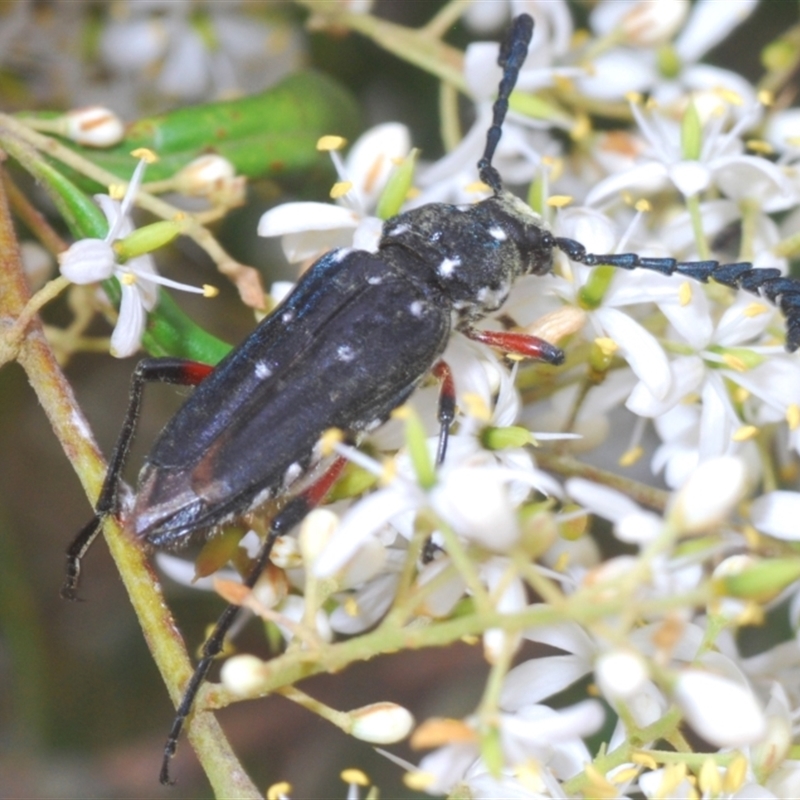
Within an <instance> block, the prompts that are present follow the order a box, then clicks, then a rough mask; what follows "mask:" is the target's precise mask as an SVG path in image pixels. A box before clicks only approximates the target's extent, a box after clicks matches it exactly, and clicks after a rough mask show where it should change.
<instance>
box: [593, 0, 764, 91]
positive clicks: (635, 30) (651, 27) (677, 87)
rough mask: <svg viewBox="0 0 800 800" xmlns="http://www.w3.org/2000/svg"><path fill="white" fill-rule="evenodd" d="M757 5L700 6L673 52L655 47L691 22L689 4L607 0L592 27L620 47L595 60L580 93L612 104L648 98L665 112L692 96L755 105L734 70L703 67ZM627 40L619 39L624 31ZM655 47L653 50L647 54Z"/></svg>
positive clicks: (748, 0) (746, 0)
mask: <svg viewBox="0 0 800 800" xmlns="http://www.w3.org/2000/svg"><path fill="white" fill-rule="evenodd" d="M757 4H758V0H741V1H740V0H737V1H736V2H731V3H719V2H717V1H716V0H699V2H696V3H694V4H693V5H692V8H691V11H690V12H689V15H688V19H687V20H686V24H685V26H684V27H683V30H682V31H681V32H680V33H679V34H678V35H677V37H676V38H675V41H674V44H673V45H672V47H671V48H670V49H668V50H665V49H664V48H663V46H662V48H661V49H659V50H657V49H656V48H655V47H652V44H653V43H656V42H658V41H660V42H662V43H666V41H667V40H669V39H670V38H671V37H672V36H673V35H674V33H675V31H676V29H677V28H678V27H679V26H680V24H681V23H682V22H683V20H684V18H686V14H687V11H688V10H689V9H688V4H687V3H684V2H682V0H659V1H658V2H651V1H650V0H602V2H600V3H598V5H597V6H596V7H595V9H594V10H593V11H592V14H591V17H590V22H591V25H592V28H593V29H594V30H595V32H596V33H597V34H598V35H599V36H600V37H602V38H601V39H600V41H601V42H602V41H611V42H615V41H617V40H618V39H619V38H621V45H620V46H617V47H612V48H610V49H607V50H605V51H604V52H601V53H600V54H599V55H598V56H596V57H595V58H594V59H592V62H591V66H592V74H591V75H590V76H588V77H585V78H582V79H580V80H579V81H578V86H579V87H580V90H581V92H583V93H585V94H587V95H589V96H591V97H596V98H599V99H605V100H612V99H616V98H621V97H624V96H626V95H627V94H628V93H630V92H649V93H650V94H651V96H652V97H653V99H654V100H655V101H656V102H657V103H658V104H659V105H663V106H672V105H680V106H682V104H683V103H684V102H685V98H686V96H687V95H688V94H689V93H690V92H698V91H707V92H717V93H719V92H720V91H721V90H722V91H728V92H733V93H735V94H737V95H738V96H739V97H741V98H742V99H743V101H744V103H746V104H752V102H753V101H754V99H755V92H754V90H753V88H752V86H751V85H750V84H749V83H748V81H746V80H745V79H744V78H743V77H742V76H741V75H738V74H737V73H735V72H733V71H732V70H726V69H722V68H720V67H715V66H711V65H708V64H700V63H698V62H699V61H700V60H701V59H702V58H703V56H704V55H705V54H706V53H707V52H708V51H709V50H711V49H712V48H713V47H715V46H716V45H717V44H719V43H720V42H721V41H723V40H724V39H725V38H727V36H728V35H729V34H730V33H731V31H732V30H733V29H734V28H735V27H737V26H738V25H740V24H741V23H742V22H743V21H744V20H745V19H747V17H748V16H749V14H750V13H751V12H752V11H753V9H754V8H755V7H756V5H757ZM626 28H627V31H626V35H624V36H623V37H619V33H620V30H625V29H626ZM646 45H650V46H651V49H646Z"/></svg>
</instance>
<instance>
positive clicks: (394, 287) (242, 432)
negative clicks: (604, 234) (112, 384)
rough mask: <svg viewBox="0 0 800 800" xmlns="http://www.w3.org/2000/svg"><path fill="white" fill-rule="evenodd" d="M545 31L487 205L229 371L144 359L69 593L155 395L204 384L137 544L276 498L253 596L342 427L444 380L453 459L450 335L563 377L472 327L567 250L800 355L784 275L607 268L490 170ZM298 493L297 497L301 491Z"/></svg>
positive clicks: (277, 324)
mask: <svg viewBox="0 0 800 800" xmlns="http://www.w3.org/2000/svg"><path fill="white" fill-rule="evenodd" d="M532 33H533V20H532V18H531V17H530V16H528V15H527V14H522V15H520V16H518V17H517V18H516V19H515V20H514V22H513V25H512V28H511V30H510V32H509V34H508V36H507V38H506V40H505V42H504V44H503V46H502V48H501V51H500V58H499V64H500V66H501V67H502V69H503V77H502V81H501V83H500V87H499V91H498V98H497V100H496V102H495V105H494V111H493V121H492V125H491V127H490V128H489V130H488V133H487V142H486V147H485V151H484V154H483V156H482V158H481V160H480V161H479V162H478V169H479V172H480V177H481V179H482V180H483V182H484V183H486V184H487V185H488V186H489V187H490V188H491V190H492V192H493V194H492V196H491V197H489V198H488V199H486V200H483V201H481V202H479V203H476V204H475V205H471V206H454V205H446V204H441V203H437V204H431V205H428V206H424V207H421V208H418V209H415V210H412V211H408V212H405V213H403V214H400V215H398V216H396V217H393V218H392V219H389V220H388V221H387V222H386V223H385V224H384V226H383V231H382V236H381V239H380V243H379V248H378V252H377V253H369V252H366V251H360V250H351V249H346V248H342V249H338V250H333V251H331V252H329V253H327V254H326V255H324V256H323V257H322V258H320V259H319V260H318V261H317V262H316V263H315V264H314V265H313V267H312V268H311V269H310V270H309V271H308V272H307V273H306V274H305V275H304V276H303V277H302V278H301V279H300V281H299V282H298V284H297V286H296V287H295V289H294V290H293V291H292V292H291V294H290V295H289V296H288V297H287V298H286V299H285V301H284V302H283V303H282V304H281V305H280V306H279V307H278V308H277V309H276V310H275V311H274V313H273V314H271V315H270V316H269V317H268V318H267V319H265V320H264V321H263V322H262V323H261V324H260V325H259V326H258V327H257V328H256V330H255V331H253V333H252V334H251V335H250V336H249V337H248V338H247V339H246V340H245V341H244V342H243V343H242V344H241V345H240V346H239V347H238V348H236V349H235V350H234V351H233V352H231V353H230V354H229V355H228V356H227V357H226V358H225V359H224V360H223V361H222V362H221V363H220V364H219V365H218V366H217V367H215V368H212V367H209V366H206V365H203V364H197V363H195V362H187V361H183V360H179V359H170V358H163V359H145V360H143V361H141V362H140V363H139V364H138V366H137V368H136V371H135V372H134V375H133V379H132V388H131V397H130V405H129V408H128V413H127V416H126V419H125V423H124V425H123V428H122V431H121V433H120V436H119V439H118V441H117V444H116V446H115V449H114V453H113V455H112V458H111V462H110V465H109V469H108V473H107V475H106V479H105V482H104V485H103V488H102V491H101V494H100V497H99V499H98V501H97V505H96V507H95V513H94V516H93V518H92V520H91V521H90V522H89V524H88V525H87V526H86V527H85V528H84V529H83V530H82V531H81V532H80V533H79V534H78V536H77V537H76V538H75V540H74V541H73V543H72V545H71V546H70V548H69V550H68V562H67V578H66V581H65V585H64V588H63V590H62V595H63V596H64V597H66V598H70V599H72V598H74V597H75V596H76V591H77V587H78V580H79V575H80V564H81V558H82V557H83V555H84V553H85V552H86V550H87V549H88V547H89V546H90V544H91V542H92V541H93V540H94V538H95V537H96V535H97V533H98V532H99V530H100V527H101V524H102V521H103V519H104V518H105V517H106V516H107V515H109V514H118V513H119V510H120V508H119V497H118V495H119V483H120V474H121V471H122V468H123V466H124V463H125V460H126V457H127V454H128V451H129V448H130V443H131V440H132V437H133V433H134V429H135V426H136V421H137V417H138V414H139V408H140V404H141V397H142V390H143V387H144V384H145V383H146V382H149V381H162V382H167V383H176V384H183V385H192V386H197V389H196V390H195V391H194V393H193V394H192V396H191V397H190V398H189V399H188V400H187V402H186V403H185V405H184V406H183V407H182V408H181V409H180V410H179V411H178V413H177V414H176V415H175V416H174V417H173V418H172V420H171V421H170V422H169V423H168V424H167V425H166V427H165V428H164V430H163V431H162V433H161V435H160V436H159V438H158V440H157V441H156V443H155V445H154V446H153V449H152V450H151V452H150V454H149V456H148V457H147V459H146V461H145V464H144V466H143V468H142V471H141V473H140V475H139V482H138V490H137V493H136V498H135V502H134V505H133V509H132V511H131V513H130V515H129V516H128V517H127V519H126V520H125V522H126V526H127V528H128V530H129V531H130V532H131V533H132V534H133V535H134V536H135V537H137V538H138V539H139V540H141V541H142V542H143V543H145V544H146V545H149V546H153V547H159V548H176V547H180V546H182V545H184V544H186V543H187V542H188V541H189V540H191V539H193V538H195V537H200V536H207V535H209V534H210V533H212V532H213V531H214V530H215V529H217V528H218V526H220V525H221V524H222V523H225V522H227V521H229V520H231V519H234V518H236V517H238V516H241V515H242V514H243V513H245V512H247V511H249V510H251V509H254V508H256V507H258V506H260V505H262V504H263V503H264V502H266V501H267V500H269V499H270V498H273V497H276V496H279V495H284V494H287V495H289V496H290V499H289V500H288V501H287V502H286V504H285V506H284V507H283V509H282V510H281V511H280V512H279V513H278V515H277V516H276V517H275V518H274V519H273V521H272V524H271V527H270V531H269V534H268V536H267V538H266V540H265V542H264V544H263V545H262V548H261V551H260V553H259V554H258V556H257V558H256V560H255V565H254V567H253V569H252V571H251V573H250V574H249V575H248V576H247V577H246V579H245V584H246V585H247V586H249V587H252V586H253V585H254V584H255V582H256V580H257V579H258V577H259V576H260V574H261V573H262V571H263V569H264V567H265V566H266V564H267V562H268V559H269V556H270V551H271V549H272V546H273V544H274V542H275V539H276V538H277V537H278V536H280V535H283V534H285V533H288V532H289V531H290V530H291V529H292V528H293V527H294V526H295V525H296V524H297V523H298V522H300V521H301V520H302V518H303V517H304V516H305V515H306V514H307V513H308V511H309V510H310V508H312V507H313V506H314V505H316V504H318V503H319V502H321V501H322V499H323V498H324V496H325V494H326V492H327V491H328V489H329V488H330V486H331V485H332V484H333V482H334V481H335V480H336V478H337V476H338V474H339V472H340V470H341V467H342V464H343V462H342V461H341V459H336V460H334V461H333V462H332V463H329V464H323V465H322V469H321V471H320V472H319V473H318V474H316V477H315V480H314V481H313V482H311V484H310V485H309V481H308V480H306V481H305V482H304V483H302V484H301V483H298V482H299V481H301V480H302V479H303V477H304V476H307V475H308V474H309V470H310V468H311V467H314V466H316V465H317V464H318V462H319V460H320V455H319V446H318V445H319V440H320V437H321V435H322V434H323V433H324V432H325V431H326V430H328V429H330V428H339V429H341V430H342V431H344V432H345V433H346V434H347V435H350V436H357V435H358V434H359V433H361V432H364V431H369V430H370V429H372V428H373V427H375V426H376V425H379V424H381V423H382V422H384V421H385V420H386V419H387V418H388V417H389V415H390V413H391V412H392V411H393V410H394V409H395V408H397V407H398V406H399V405H401V404H402V403H403V402H404V401H405V400H406V399H407V398H408V397H409V395H410V394H411V392H412V391H413V390H414V388H415V387H416V386H417V385H418V384H419V383H420V381H421V380H422V379H423V378H424V377H425V376H426V375H427V374H429V373H430V372H431V371H432V370H433V371H434V372H435V373H436V374H437V376H438V377H439V378H440V379H441V380H442V392H441V396H440V406H439V419H440V422H441V433H440V440H439V451H438V456H437V460H438V461H439V462H441V460H442V459H443V458H444V455H445V452H446V446H447V432H448V429H449V425H450V423H451V422H452V420H453V418H454V412H455V408H454V392H453V383H452V377H451V376H450V374H449V370H448V369H447V366H446V365H445V364H443V362H441V361H440V360H439V359H440V356H441V355H442V353H443V351H444V349H445V346H446V344H447V341H448V339H449V337H450V334H451V331H452V330H453V328H456V329H458V330H460V331H461V332H463V333H465V334H466V335H467V336H470V337H472V338H474V339H476V340H478V341H482V342H484V343H487V344H490V345H492V346H496V347H500V348H503V349H505V350H507V351H512V352H516V353H519V354H522V355H525V356H529V357H533V358H538V359H540V360H544V361H547V362H549V363H552V364H559V363H561V362H562V361H563V358H564V355H563V352H562V351H561V350H560V349H559V348H557V347H554V346H553V345H551V344H549V343H547V342H544V341H542V340H541V339H538V338H537V337H533V336H527V335H524V334H518V333H502V332H501V333H497V332H488V331H479V330H476V329H473V328H472V327H471V325H472V323H474V322H475V321H477V320H479V319H481V318H482V317H484V316H485V315H487V314H489V313H491V312H494V311H496V310H497V309H498V308H500V307H501V306H502V304H503V303H504V301H505V299H506V297H507V296H508V293H509V291H510V289H511V286H512V284H513V283H514V281H515V280H516V279H517V278H519V277H521V276H523V275H530V274H535V275H541V274H545V273H547V272H549V271H550V270H551V268H552V263H553V252H554V250H555V249H560V250H562V251H563V252H564V253H566V254H567V256H568V257H569V258H571V259H573V260H575V261H579V262H581V263H583V264H586V265H590V266H591V265H596V264H609V265H612V266H616V267H619V268H622V269H634V268H645V269H651V270H655V271H657V272H661V273H663V274H673V273H678V274H681V275H685V276H687V277H691V278H694V279H696V280H700V281H703V282H705V281H707V280H708V279H709V278H713V279H714V280H716V281H718V282H721V283H724V284H726V285H728V286H733V287H736V288H743V289H746V290H749V291H752V292H755V293H758V294H760V295H763V296H765V297H766V298H768V299H769V300H771V301H773V302H775V303H777V304H778V305H779V306H780V308H781V309H782V310H783V312H784V314H785V315H786V316H787V320H788V321H787V326H788V337H787V347H788V349H790V350H795V349H797V347H798V345H800V286H799V285H798V282H797V281H794V280H792V279H789V278H784V277H782V276H781V275H780V274H779V272H778V271H777V270H763V269H755V268H753V266H752V265H751V264H749V263H737V264H729V265H720V264H719V263H718V262H716V261H704V262H677V261H676V260H675V259H670V258H642V257H639V256H638V255H636V254H613V255H595V254H591V253H587V252H586V250H585V248H584V247H583V246H582V245H581V244H580V243H578V242H576V241H573V240H571V239H563V238H558V237H554V236H553V235H552V234H551V233H550V232H549V231H548V230H547V229H546V228H545V227H544V225H543V223H542V220H541V219H540V217H539V216H538V215H537V214H535V213H534V212H533V211H532V210H531V209H530V208H529V207H528V206H527V205H526V204H524V203H523V202H522V201H521V200H519V199H518V198H516V197H515V196H514V195H512V194H510V193H509V192H507V191H504V190H503V188H502V184H501V181H500V176H499V174H498V173H497V170H496V169H495V168H494V167H493V166H492V158H493V156H494V152H495V149H496V147H497V143H498V141H499V139H500V136H501V133H502V130H501V129H502V124H503V121H504V119H505V115H506V112H507V110H508V98H509V96H510V94H511V91H512V89H513V87H514V85H515V83H516V80H517V76H518V73H519V70H520V68H521V66H522V64H523V62H524V60H525V57H526V54H527V49H528V45H529V43H530V40H531V37H532ZM297 486H303V489H302V491H300V492H298V491H297V488H296V487H297ZM237 612H238V607H237V606H229V607H228V608H227V609H226V610H225V611H224V613H223V614H222V616H221V617H220V619H219V621H218V622H217V625H216V627H215V629H214V631H213V633H212V634H211V636H210V637H209V638H208V640H207V641H206V643H205V645H204V647H203V651H202V658H201V660H200V661H199V663H198V665H197V667H196V669H195V671H194V674H193V676H192V678H191V679H190V681H189V683H188V685H187V687H186V689H185V692H184V696H183V699H182V701H181V703H180V705H179V707H178V710H177V714H176V717H175V720H174V723H173V726H172V729H171V731H170V734H169V738H168V740H167V743H166V746H165V751H164V759H163V763H162V768H161V774H160V779H161V782H162V783H169V781H170V779H169V761H170V758H171V757H172V755H173V754H174V752H175V748H176V745H177V740H178V737H179V735H180V731H181V729H182V726H183V723H184V721H185V719H186V717H187V716H188V715H189V713H190V711H191V708H192V704H193V701H194V698H195V696H196V693H197V691H198V689H199V687H200V685H201V684H202V682H203V680H204V679H205V676H206V675H207V673H208V670H209V668H210V666H211V663H212V661H213V659H214V657H215V656H216V655H218V654H219V652H220V651H221V649H222V644H223V639H224V636H225V634H226V632H227V631H228V629H229V628H230V625H231V623H232V622H233V620H234V618H235V616H236V614H237Z"/></svg>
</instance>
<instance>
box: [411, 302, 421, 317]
mask: <svg viewBox="0 0 800 800" xmlns="http://www.w3.org/2000/svg"><path fill="white" fill-rule="evenodd" d="M408 310H409V311H410V312H411V316H412V317H421V316H422V303H421V302H420V301H419V300H415V301H414V302H413V303H412V304H411V305H410V306H409V307H408Z"/></svg>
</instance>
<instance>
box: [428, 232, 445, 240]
mask: <svg viewBox="0 0 800 800" xmlns="http://www.w3.org/2000/svg"><path fill="white" fill-rule="evenodd" d="M441 238H442V232H441V231H435V232H434V233H432V234H431V235H430V241H432V242H438V241H439V239H441Z"/></svg>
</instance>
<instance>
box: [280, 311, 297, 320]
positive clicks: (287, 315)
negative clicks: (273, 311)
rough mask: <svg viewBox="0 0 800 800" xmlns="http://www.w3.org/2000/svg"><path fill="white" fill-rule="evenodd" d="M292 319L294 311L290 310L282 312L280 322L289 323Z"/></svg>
mask: <svg viewBox="0 0 800 800" xmlns="http://www.w3.org/2000/svg"><path fill="white" fill-rule="evenodd" d="M293 319H294V311H292V310H291V309H290V310H289V311H284V312H283V314H281V321H282V322H291V321H292V320H293Z"/></svg>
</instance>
